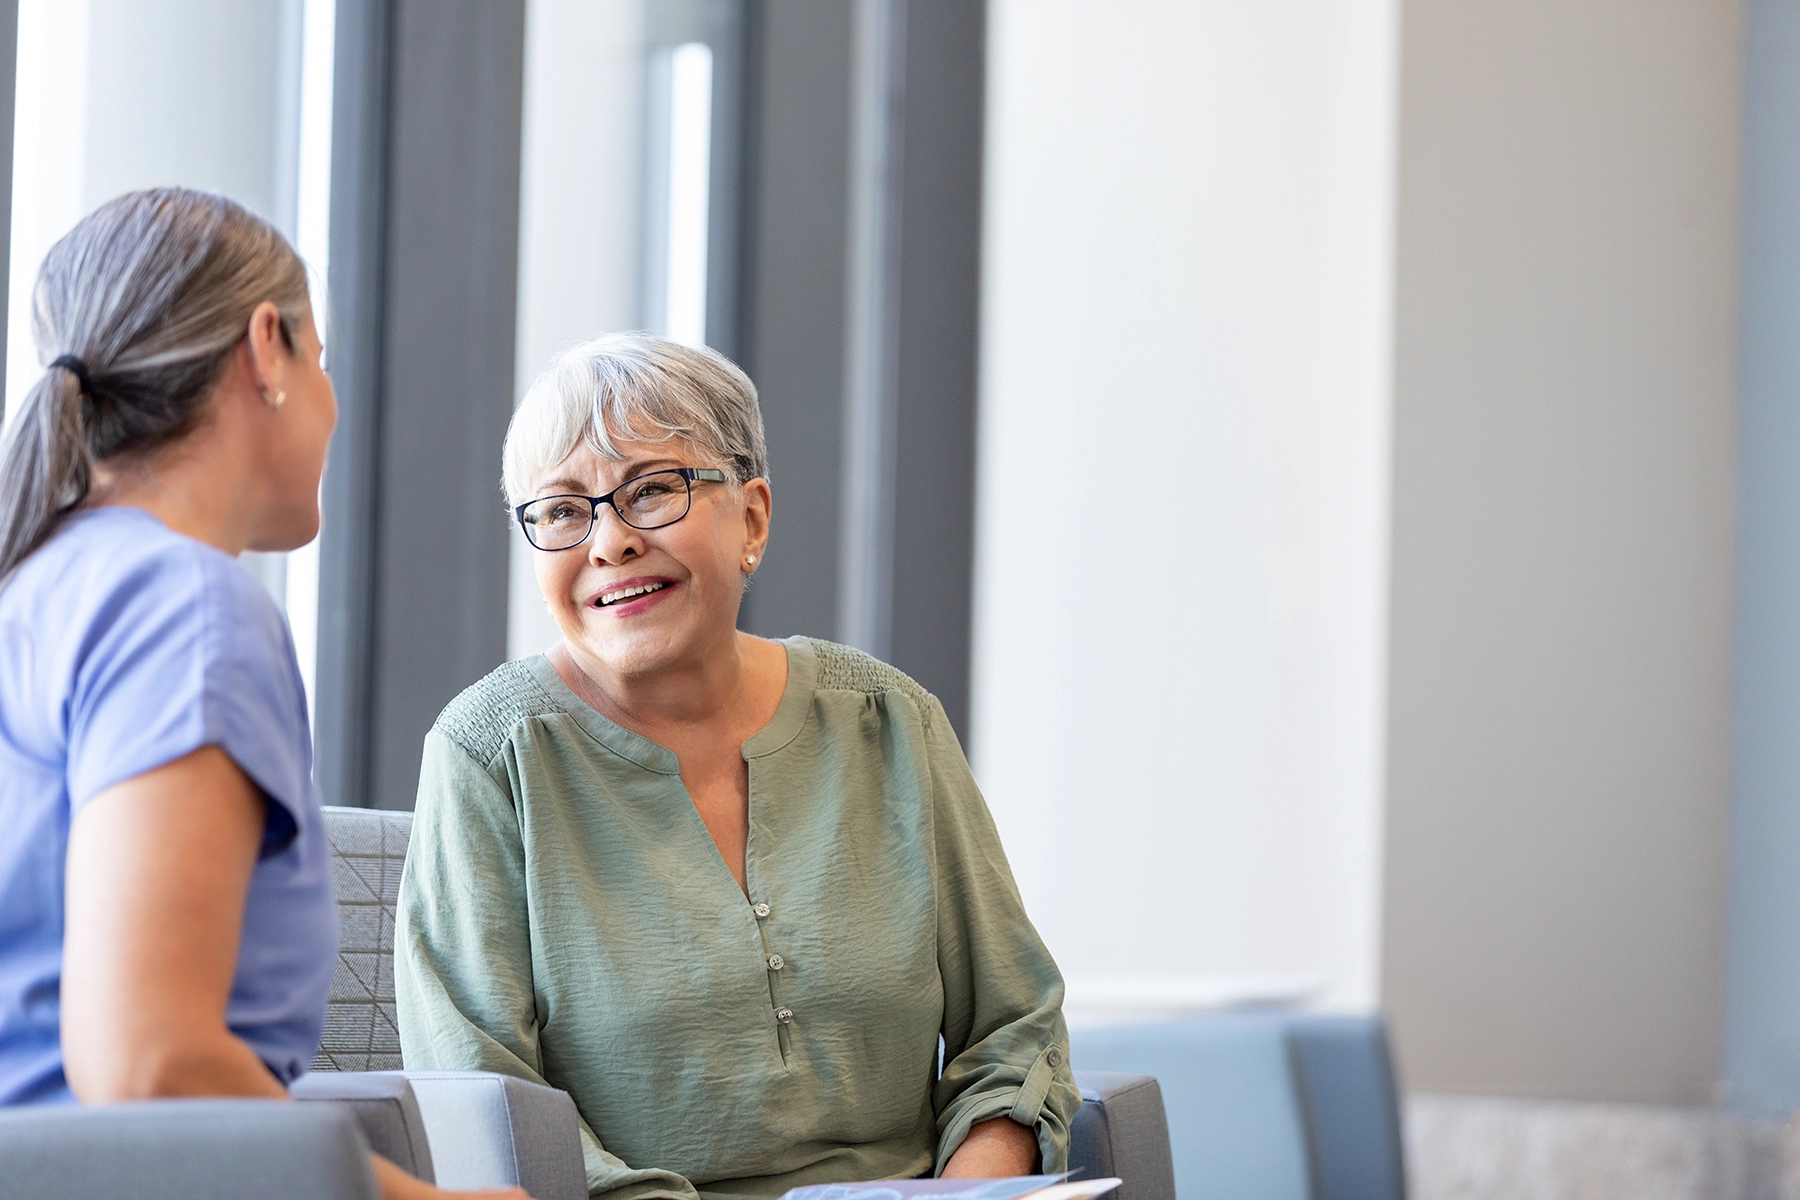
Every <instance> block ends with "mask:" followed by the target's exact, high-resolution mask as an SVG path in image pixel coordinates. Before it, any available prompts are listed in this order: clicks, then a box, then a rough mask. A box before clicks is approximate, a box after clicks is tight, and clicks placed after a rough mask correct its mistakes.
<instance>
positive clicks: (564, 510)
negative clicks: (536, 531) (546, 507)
mask: <svg viewBox="0 0 1800 1200" xmlns="http://www.w3.org/2000/svg"><path fill="white" fill-rule="evenodd" d="M575 516H576V514H575V506H574V505H573V504H558V505H557V506H555V507H554V508H552V509H551V510H550V520H552V521H573V520H574V519H575Z"/></svg>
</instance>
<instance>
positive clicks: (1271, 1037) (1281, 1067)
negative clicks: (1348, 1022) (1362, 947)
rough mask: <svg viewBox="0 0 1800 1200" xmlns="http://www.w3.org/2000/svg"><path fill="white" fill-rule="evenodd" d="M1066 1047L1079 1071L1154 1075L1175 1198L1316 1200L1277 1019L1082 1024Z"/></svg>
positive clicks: (1236, 1016)
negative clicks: (1084, 1026) (1165, 1125)
mask: <svg viewBox="0 0 1800 1200" xmlns="http://www.w3.org/2000/svg"><path fill="white" fill-rule="evenodd" d="M1069 1043H1070V1045H1069V1059H1070V1064H1071V1065H1072V1066H1074V1067H1075V1068H1076V1070H1078V1071H1129V1072H1132V1073H1135V1074H1142V1075H1154V1076H1156V1080H1157V1082H1158V1083H1159V1084H1160V1085H1161V1086H1162V1098H1163V1107H1164V1109H1165V1110H1166V1111H1167V1113H1168V1118H1169V1146H1170V1150H1171V1153H1172V1157H1173V1160H1174V1163H1175V1195H1176V1196H1177V1197H1178V1198H1179V1200H1313V1189H1312V1180H1311V1177H1310V1158H1309V1156H1308V1154H1307V1144H1306V1119H1305V1115H1304V1113H1303V1112H1302V1109H1301V1105H1300V1097H1299V1094H1298V1092H1297V1091H1296V1089H1295V1087H1294V1078H1293V1072H1292V1069H1291V1068H1290V1066H1289V1059H1288V1043H1287V1031H1286V1028H1285V1026H1284V1024H1283V1022H1282V1020H1281V1019H1280V1018H1279V1017H1278V1016H1274V1015H1263V1014H1239V1013H1227V1014H1218V1015H1211V1014H1209V1015H1207V1016H1204V1017H1195V1018H1188V1019H1184V1020H1180V1021H1160V1022H1155V1023H1147V1024H1141V1025H1119V1026H1113V1027H1109V1028H1104V1029H1079V1030H1076V1031H1074V1032H1073V1033H1071V1035H1070V1038H1069Z"/></svg>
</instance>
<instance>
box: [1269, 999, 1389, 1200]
mask: <svg viewBox="0 0 1800 1200" xmlns="http://www.w3.org/2000/svg"><path fill="white" fill-rule="evenodd" d="M1287 1030H1288V1043H1289V1046H1290V1047H1291V1049H1292V1052H1293V1060H1294V1066H1295V1074H1296V1076H1297V1079H1298V1082H1299V1085H1300V1098H1301V1104H1302V1107H1303V1109H1304V1110H1305V1113H1306V1125H1307V1137H1308V1142H1309V1143H1310V1145H1311V1148H1312V1159H1313V1178H1314V1180H1315V1182H1316V1183H1317V1186H1318V1194H1319V1200H1406V1168H1405V1155H1404V1153H1403V1151H1402V1149H1401V1141H1400V1095H1399V1087H1398V1086H1397V1084H1396V1082H1395V1079H1394V1069H1393V1057H1392V1056H1391V1055H1390V1054H1389V1052H1388V1042H1387V1030H1386V1029H1385V1027H1384V1026H1383V1025H1382V1021H1381V1018H1380V1017H1377V1016H1326V1015H1303V1016H1295V1017H1293V1018H1291V1019H1290V1020H1289V1022H1288V1026H1287Z"/></svg>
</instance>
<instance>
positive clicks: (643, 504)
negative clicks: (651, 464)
mask: <svg viewBox="0 0 1800 1200" xmlns="http://www.w3.org/2000/svg"><path fill="white" fill-rule="evenodd" d="M688 504H689V487H688V481H687V477H686V476H685V475H683V474H681V472H679V471H655V472H652V473H651V474H649V475H640V476H639V477H638V478H636V479H632V480H629V481H627V482H626V483H625V484H624V485H623V486H622V487H620V488H619V489H618V490H617V491H616V492H614V493H613V497H612V505H613V510H614V511H615V512H617V513H618V514H619V516H620V518H621V519H623V520H624V522H625V523H626V524H627V525H631V526H633V527H635V528H638V529H656V528H659V527H660V526H663V525H673V524H674V523H675V522H677V521H679V520H681V518H683V517H685V516H687V512H688ZM523 517H524V521H523V523H524V526H525V533H526V535H527V536H529V537H530V538H531V544H532V545H534V546H536V547H537V548H538V549H540V550H566V549H568V548H569V547H570V546H574V545H578V544H579V543H580V542H581V541H582V540H583V539H584V538H586V537H587V535H588V531H589V530H590V529H592V528H593V525H594V507H593V505H592V504H590V503H589V502H588V501H587V500H586V499H585V498H583V497H580V496H546V497H545V498H544V499H542V500H537V501H533V502H532V503H531V504H528V505H526V506H525V511H524V514H523Z"/></svg>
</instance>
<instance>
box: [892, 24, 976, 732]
mask: <svg viewBox="0 0 1800 1200" xmlns="http://www.w3.org/2000/svg"><path fill="white" fill-rule="evenodd" d="M986 8H987V6H986V5H985V4H982V3H965V2H957V0H910V2H909V3H907V4H905V5H904V9H905V22H906V23H905V60H904V75H903V79H904V87H905V117H904V121H905V124H904V129H903V131H902V136H901V142H900V146H899V157H900V163H901V177H900V181H899V189H898V190H899V194H900V212H899V222H898V223H899V237H898V242H899V245H898V248H897V255H896V261H897V263H898V267H899V279H898V281H897V286H896V287H895V289H894V291H895V295H894V302H895V304H896V312H895V316H894V322H893V328H894V339H895V346H894V357H895V360H896V369H895V371H894V373H893V387H894V407H895V415H894V421H893V437H894V446H893V452H892V458H891V461H892V464H893V465H892V471H893V479H892V483H891V484H890V485H889V486H890V487H891V488H892V496H893V498H892V501H891V503H892V504H893V514H894V515H893V521H892V526H891V528H892V539H893V540H892V547H893V549H892V554H893V562H892V566H891V567H890V568H889V574H890V578H891V580H892V585H891V586H892V599H891V601H890V607H889V610H888V614H887V616H888V639H889V642H888V644H889V653H890V655H891V656H892V661H893V662H894V664H895V665H896V666H899V667H900V668H901V669H903V670H905V671H906V672H907V673H908V674H911V675H912V676H914V677H915V678H917V679H918V680H919V682H921V683H923V684H924V685H925V686H926V687H928V688H930V689H931V690H932V691H933V692H935V693H936V694H937V697H938V699H939V700H941V701H943V703H944V709H945V711H946V712H948V713H949V715H950V720H951V723H952V724H954V725H955V726H956V729H957V732H958V733H960V734H962V735H963V736H964V737H965V738H966V737H967V736H968V728H969V653H970V635H971V622H972V620H973V616H974V613H973V608H974V571H975V425H976V420H975V418H976V389H977V379H976V355H977V348H978V344H979V333H980V327H979V326H980V316H979V309H980V290H981V284H980V262H981V156H982V121H983V105H982V98H983V92H984V86H985V72H984V69H983V68H984V65H985V57H986V36H985V34H986V25H987V20H986V17H987V14H986Z"/></svg>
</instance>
